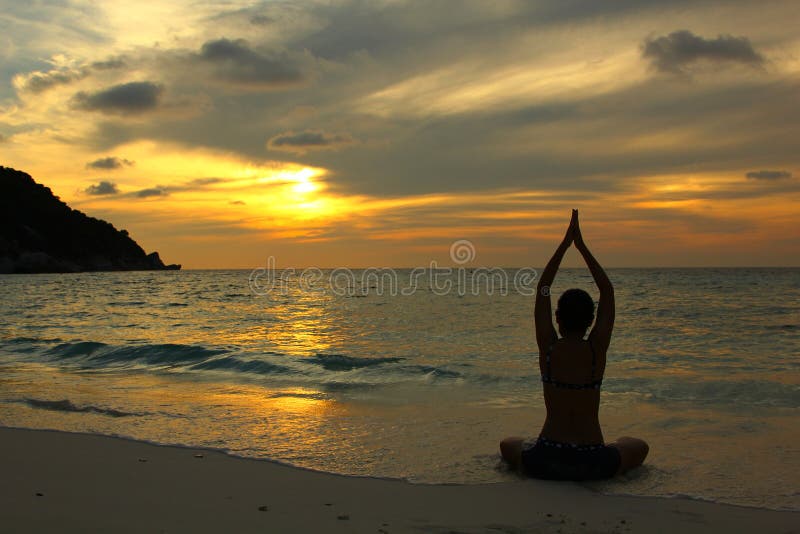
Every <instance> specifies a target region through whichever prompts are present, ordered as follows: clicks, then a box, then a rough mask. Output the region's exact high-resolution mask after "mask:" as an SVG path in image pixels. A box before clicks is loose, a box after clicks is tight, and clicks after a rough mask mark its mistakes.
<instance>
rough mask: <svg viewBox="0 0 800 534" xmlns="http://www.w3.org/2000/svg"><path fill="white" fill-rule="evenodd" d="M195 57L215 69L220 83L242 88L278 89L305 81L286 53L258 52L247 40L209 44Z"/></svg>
mask: <svg viewBox="0 0 800 534" xmlns="http://www.w3.org/2000/svg"><path fill="white" fill-rule="evenodd" d="M196 57H197V58H199V59H200V61H202V62H204V63H206V64H208V65H211V66H213V68H214V71H215V74H216V77H217V78H218V79H220V80H221V81H226V82H229V83H233V84H238V85H242V86H253V87H257V88H279V87H285V86H287V85H294V84H298V83H300V82H303V81H304V80H305V77H304V75H303V73H302V71H301V69H300V68H299V66H298V65H297V64H296V62H295V61H293V60H292V59H291V58H290V57H289V56H288V55H287V54H282V55H275V54H273V55H266V54H262V53H259V52H257V51H256V50H255V49H253V48H251V47H250V46H249V45H248V43H247V41H245V40H244V39H236V40H230V39H218V40H216V41H208V42H206V43H205V44H203V46H202V47H201V48H200V54H199V55H197V56H196Z"/></svg>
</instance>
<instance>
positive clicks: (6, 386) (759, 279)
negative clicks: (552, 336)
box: [0, 269, 800, 510]
mask: <svg viewBox="0 0 800 534" xmlns="http://www.w3.org/2000/svg"><path fill="white" fill-rule="evenodd" d="M479 272H480V270H478V271H469V270H463V271H461V270H459V271H458V272H453V273H451V274H450V275H448V276H445V277H444V278H439V279H437V280H435V281H434V280H433V279H432V278H431V277H430V276H428V275H429V274H430V273H428V275H422V276H418V273H417V274H415V273H414V272H412V271H409V270H400V271H397V272H396V273H395V274H394V275H393V276H394V277H393V278H392V276H389V275H387V273H386V272H384V273H378V275H376V274H375V273H365V272H364V271H355V272H353V273H351V275H346V274H342V273H335V272H334V273H332V272H330V271H325V272H320V273H316V274H315V275H314V276H311V277H310V278H301V277H299V276H297V275H295V276H291V273H284V275H283V276H282V277H278V278H277V279H276V280H273V279H270V278H268V277H267V278H265V277H261V278H258V279H255V280H253V281H254V282H255V289H256V291H255V292H254V291H253V287H251V285H253V284H251V273H250V272H249V271H183V272H129V273H85V274H58V275H56V274H53V275H3V276H0V425H3V426H14V427H27V428H49V429H59V430H68V431H78V432H91V433H99V434H110V435H119V436H126V437H131V438H135V439H140V440H146V441H152V442H156V443H166V444H184V445H190V446H198V447H210V448H217V449H223V450H226V451H229V452H230V453H232V454H235V455H241V456H248V457H257V458H271V459H275V460H279V461H283V462H287V463H290V464H294V465H299V466H303V467H308V468H313V469H319V470H323V471H333V472H338V473H347V474H356V475H367V476H383V477H400V478H406V479H409V480H411V481H413V482H422V483H434V482H463V483H485V482H496V481H502V480H508V479H513V478H514V477H515V476H516V475H514V474H512V473H509V472H508V471H507V470H506V469H504V468H503V466H502V465H501V464H500V461H499V454H498V447H497V444H498V442H499V440H500V439H501V438H503V437H505V436H507V435H531V436H535V435H537V434H538V431H539V429H540V427H541V424H542V422H543V418H544V406H543V401H542V392H541V382H540V381H539V376H538V368H537V364H536V358H537V349H536V343H535V340H534V333H533V328H532V325H533V322H532V315H533V298H532V297H531V296H529V295H526V294H521V293H520V290H521V289H522V288H521V286H520V287H517V286H518V284H516V283H515V275H519V274H520V273H519V272H518V271H515V270H505V271H500V272H498V271H495V272H494V273H493V274H492V275H491V276H488V275H487V276H483V277H482V278H481V277H479V276H478V273H479ZM500 273H502V274H500ZM485 274H486V273H485V272H484V273H482V275H485ZM609 275H610V277H611V279H612V281H613V282H614V285H615V289H616V297H617V322H616V326H615V329H614V338H613V340H612V343H611V348H610V350H609V356H608V358H609V360H608V367H607V370H606V377H605V382H604V384H603V393H602V396H601V402H602V404H601V413H600V417H601V423H602V424H603V430H604V434H605V437H606V439H607V440H608V441H611V440H613V439H614V438H616V437H618V436H620V435H630V436H637V437H641V438H644V439H646V440H647V441H648V442H649V443H650V445H651V449H650V450H651V452H650V457H649V458H648V461H647V465H646V466H645V467H643V468H641V469H639V470H636V471H635V472H633V473H631V474H629V475H628V476H626V477H623V478H618V479H615V480H611V481H607V482H601V483H592V484H591V485H590V487H592V488H594V489H597V490H598V491H602V492H606V493H625V494H638V495H673V496H691V497H697V498H703V499H709V500H714V501H719V502H726V503H735V504H743V505H750V506H759V507H768V508H784V509H794V510H797V509H800V487H798V483H797V480H798V475H800V417H798V416H800V373H799V372H798V371H800V269H612V270H610V271H609ZM518 278H519V277H518ZM447 280H450V283H449V284H448V283H447ZM331 282H334V283H333V285H332V284H331ZM414 282H416V287H415V284H414ZM569 287H583V288H585V289H587V290H589V291H590V292H591V293H593V294H594V295H595V296H596V295H597V291H596V289H595V288H594V286H593V283H592V280H591V278H590V277H589V274H588V271H585V270H580V269H575V270H569V269H568V270H565V271H561V272H560V273H559V275H558V277H557V279H556V285H555V286H554V287H553V292H554V294H556V295H557V294H559V293H560V292H561V291H563V290H564V289H567V288H569ZM270 288H271V290H269V289H270ZM523 293H524V291H523Z"/></svg>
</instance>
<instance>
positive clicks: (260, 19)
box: [250, 15, 275, 26]
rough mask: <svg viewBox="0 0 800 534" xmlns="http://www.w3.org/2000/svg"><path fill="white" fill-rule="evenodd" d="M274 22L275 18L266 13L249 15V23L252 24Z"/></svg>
mask: <svg viewBox="0 0 800 534" xmlns="http://www.w3.org/2000/svg"><path fill="white" fill-rule="evenodd" d="M273 22H275V19H273V18H272V17H268V16H266V15H253V16H252V17H250V24H252V25H253V26H269V25H270V24H272V23H273Z"/></svg>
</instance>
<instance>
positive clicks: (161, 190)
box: [127, 178, 225, 198]
mask: <svg viewBox="0 0 800 534" xmlns="http://www.w3.org/2000/svg"><path fill="white" fill-rule="evenodd" d="M224 181H225V180H224V179H223V178H196V179H194V180H190V181H188V182H186V183H183V184H176V185H157V186H155V187H148V188H145V189H140V190H139V191H133V192H132V193H129V194H128V195H127V196H131V197H135V198H149V197H165V196H168V195H170V194H171V193H181V192H185V191H198V190H200V189H203V188H205V187H206V186H208V185H213V184H218V183H221V182H224Z"/></svg>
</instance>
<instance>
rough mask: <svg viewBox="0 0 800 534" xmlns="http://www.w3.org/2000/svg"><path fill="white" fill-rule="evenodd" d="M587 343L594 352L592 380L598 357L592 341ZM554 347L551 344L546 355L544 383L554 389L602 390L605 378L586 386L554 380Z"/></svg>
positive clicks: (588, 383)
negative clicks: (552, 370) (551, 362)
mask: <svg viewBox="0 0 800 534" xmlns="http://www.w3.org/2000/svg"><path fill="white" fill-rule="evenodd" d="M586 341H587V343H589V350H591V351H592V375H591V378H594V371H595V367H596V361H597V357H596V356H595V353H594V347H593V346H592V342H591V340H586ZM553 345H555V342H553V343H551V344H550V346H549V347H548V348H547V353H546V354H545V366H546V372H545V373H544V374H542V383H544V384H552V385H553V386H554V387H557V388H560V389H600V386H601V385H602V384H603V377H600V379H599V380H594V381H592V382H587V383H585V384H572V383H570V382H559V381H558V380H553V376H552V374H551V372H550V353H551V352H552V351H553Z"/></svg>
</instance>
